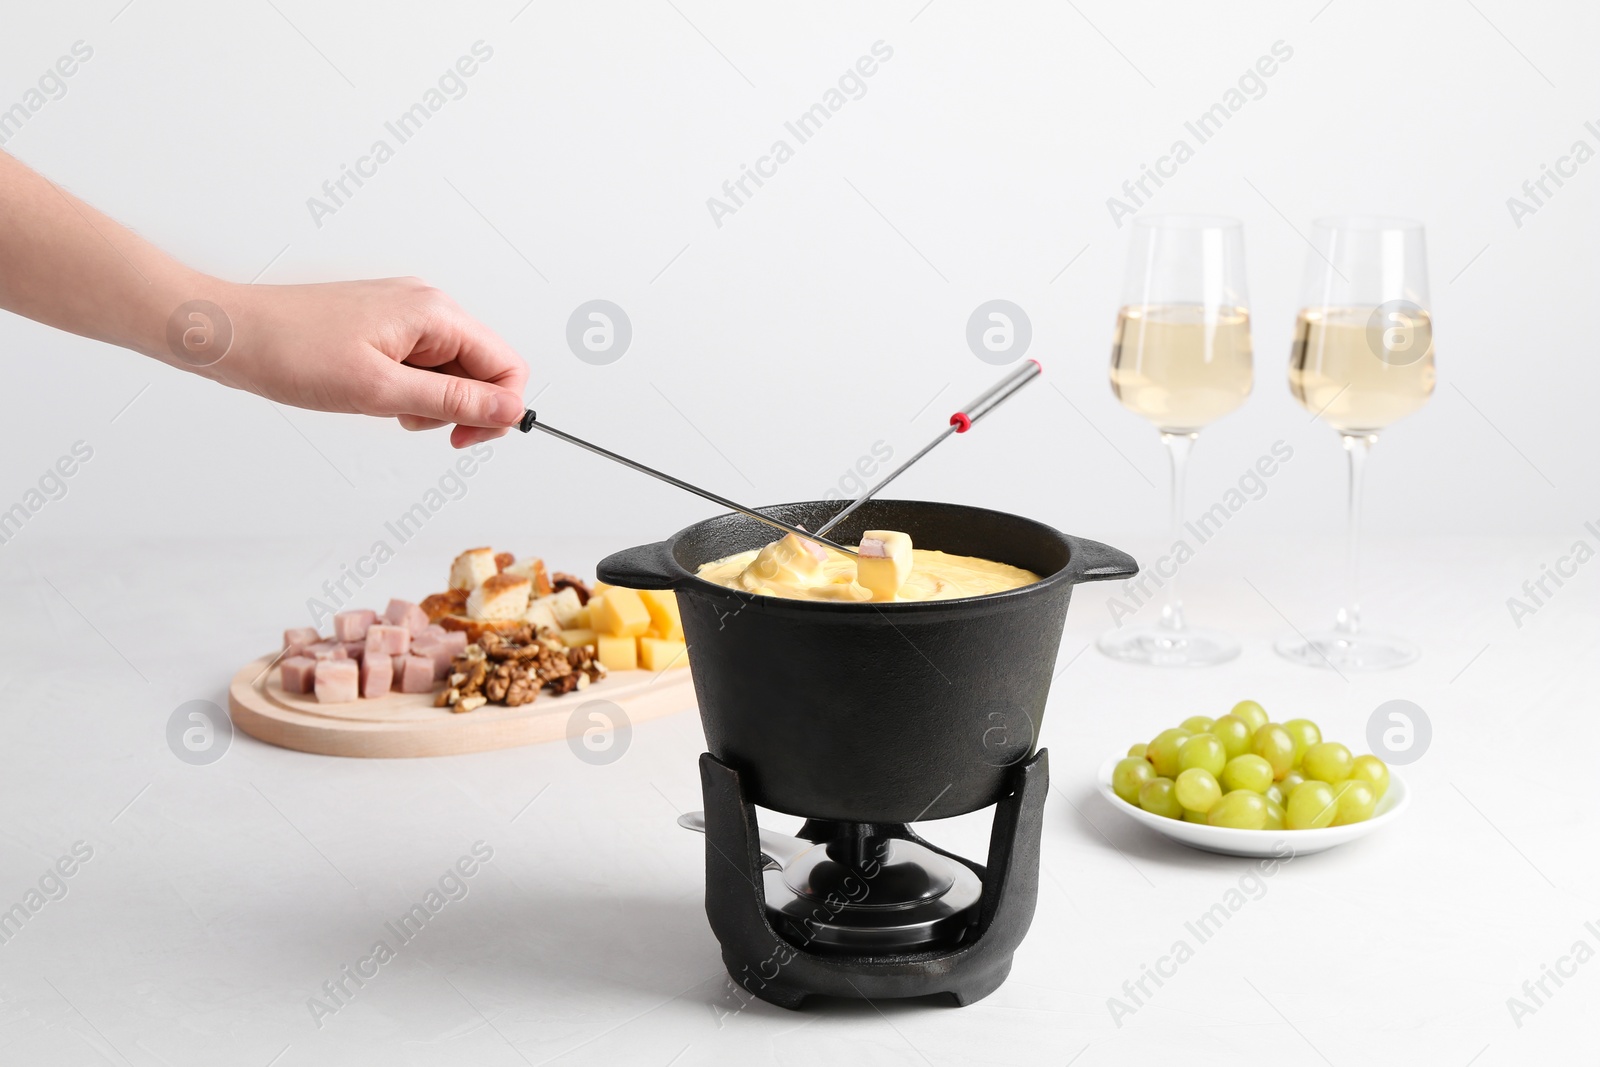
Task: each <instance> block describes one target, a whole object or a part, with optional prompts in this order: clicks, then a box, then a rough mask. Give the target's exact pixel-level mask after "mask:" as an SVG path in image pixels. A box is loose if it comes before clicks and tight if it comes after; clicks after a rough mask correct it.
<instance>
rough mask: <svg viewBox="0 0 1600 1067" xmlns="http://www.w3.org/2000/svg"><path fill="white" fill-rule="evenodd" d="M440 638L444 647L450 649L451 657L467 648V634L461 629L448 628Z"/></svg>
mask: <svg viewBox="0 0 1600 1067" xmlns="http://www.w3.org/2000/svg"><path fill="white" fill-rule="evenodd" d="M441 640H442V642H443V644H444V647H446V648H448V649H449V650H450V655H451V657H452V658H454V657H456V656H459V655H461V654H462V653H463V652H465V651H466V650H467V635H466V633H464V632H463V631H461V630H449V631H447V632H446V633H445V635H444V637H443V638H442V639H441Z"/></svg>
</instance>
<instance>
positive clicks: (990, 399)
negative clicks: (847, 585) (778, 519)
mask: <svg viewBox="0 0 1600 1067" xmlns="http://www.w3.org/2000/svg"><path fill="white" fill-rule="evenodd" d="M1043 373H1044V368H1043V367H1042V366H1040V365H1039V361H1038V360H1036V359H1030V360H1028V362H1027V363H1024V364H1023V365H1022V366H1020V367H1018V368H1017V369H1016V370H1014V371H1012V372H1011V373H1010V374H1008V375H1006V376H1005V377H1004V378H1002V379H1000V381H999V382H997V383H995V385H994V386H992V387H991V388H990V389H989V390H988V391H987V392H984V393H982V394H980V395H979V396H978V397H977V398H976V399H975V400H973V401H972V402H971V403H969V404H968V405H967V406H966V407H965V408H963V409H962V410H960V411H958V412H956V413H955V414H954V415H951V416H950V425H949V426H948V427H947V428H946V429H945V431H944V432H943V433H941V434H940V435H939V436H938V437H935V438H934V439H933V440H932V441H929V442H928V443H927V444H926V445H924V446H923V448H922V451H920V452H918V453H917V454H916V455H914V456H912V457H911V458H910V459H908V460H906V461H905V462H904V463H902V464H900V466H898V467H896V468H895V469H894V470H892V471H890V472H889V474H888V476H887V477H885V478H884V479H883V481H881V482H879V483H878V484H877V485H875V486H873V487H872V488H871V489H868V490H867V491H866V492H865V493H862V494H861V495H860V496H859V497H857V498H856V499H855V500H854V501H852V502H851V503H850V506H849V507H847V508H845V509H844V510H843V511H841V512H839V514H837V515H835V516H834V517H833V518H831V519H829V520H828V521H827V522H825V523H823V524H822V525H821V526H820V527H818V529H817V532H816V533H814V534H807V535H806V536H808V537H810V538H811V539H812V540H815V541H821V540H822V535H823V534H825V533H827V532H828V531H829V530H831V529H833V528H834V527H835V526H837V525H839V523H841V522H843V521H844V520H845V519H846V518H848V517H849V515H850V514H851V513H852V512H853V511H855V510H856V509H857V508H859V507H860V506H861V505H862V504H865V503H866V502H867V501H869V500H871V499H872V498H873V497H875V496H877V495H878V493H879V492H880V491H882V489H883V487H884V486H886V485H888V484H889V483H890V482H892V481H894V480H895V479H896V478H898V477H900V476H901V475H902V474H904V473H905V472H906V470H907V469H908V468H910V466H911V465H912V464H913V463H915V462H916V461H917V460H919V459H921V458H922V457H923V456H926V455H927V454H928V453H929V452H932V451H933V450H934V448H935V447H937V446H938V444H939V443H940V442H941V441H943V440H944V439H945V438H946V437H949V436H950V435H951V434H953V433H966V432H967V431H968V430H970V429H972V425H973V423H975V422H977V421H978V420H979V419H981V418H983V417H984V416H985V415H987V414H989V412H991V411H993V410H994V409H995V408H997V407H999V406H1000V404H1001V402H1002V401H1005V400H1009V399H1010V398H1011V397H1012V395H1014V394H1015V393H1016V392H1017V391H1018V390H1020V389H1021V388H1022V387H1023V386H1024V385H1027V384H1028V383H1029V382H1031V381H1033V380H1034V379H1035V378H1037V377H1039V375H1041V374H1043ZM824 543H825V544H831V543H832V542H824Z"/></svg>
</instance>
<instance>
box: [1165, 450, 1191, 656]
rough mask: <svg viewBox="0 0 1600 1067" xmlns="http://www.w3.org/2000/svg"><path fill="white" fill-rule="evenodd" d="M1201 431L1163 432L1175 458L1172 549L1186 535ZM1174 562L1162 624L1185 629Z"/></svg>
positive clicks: (1170, 547) (1170, 451) (1173, 460)
mask: <svg viewBox="0 0 1600 1067" xmlns="http://www.w3.org/2000/svg"><path fill="white" fill-rule="evenodd" d="M1197 436H1199V435H1198V434H1192V433H1169V432H1167V431H1165V430H1163V431H1162V432H1161V443H1162V444H1163V445H1166V446H1167V458H1168V459H1169V460H1171V461H1172V524H1171V529H1172V539H1171V541H1169V542H1168V544H1167V548H1168V550H1169V551H1170V550H1171V549H1172V548H1173V546H1175V545H1176V544H1177V543H1178V542H1179V541H1181V540H1182V539H1183V489H1184V483H1185V481H1186V479H1187V477H1188V473H1189V452H1190V450H1191V449H1193V448H1194V441H1195V438H1196V437H1197ZM1179 569H1180V568H1178V567H1176V566H1174V568H1173V572H1172V577H1171V578H1169V579H1168V580H1167V602H1166V604H1164V605H1163V606H1162V608H1161V625H1162V626H1164V627H1166V628H1167V629H1169V630H1182V629H1183V598H1182V597H1181V596H1179V595H1178V571H1179Z"/></svg>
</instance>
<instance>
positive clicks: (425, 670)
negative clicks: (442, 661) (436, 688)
mask: <svg viewBox="0 0 1600 1067" xmlns="http://www.w3.org/2000/svg"><path fill="white" fill-rule="evenodd" d="M400 692H402V693H431V692H433V660H431V659H429V658H428V657H427V656H407V657H406V658H405V662H404V665H403V666H402V668H401V675H400Z"/></svg>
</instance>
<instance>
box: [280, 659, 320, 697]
mask: <svg viewBox="0 0 1600 1067" xmlns="http://www.w3.org/2000/svg"><path fill="white" fill-rule="evenodd" d="M316 669H317V661H316V660H314V659H312V658H311V657H310V656H290V657H289V658H288V659H286V660H284V661H283V662H282V663H280V664H278V677H279V679H280V680H281V681H282V683H283V691H284V692H285V693H293V694H295V695H296V696H303V695H304V694H306V693H309V692H311V688H312V683H313V682H314V681H315V680H316V679H315V673H316Z"/></svg>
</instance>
